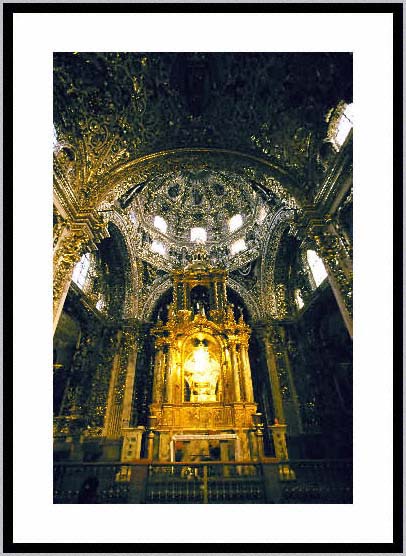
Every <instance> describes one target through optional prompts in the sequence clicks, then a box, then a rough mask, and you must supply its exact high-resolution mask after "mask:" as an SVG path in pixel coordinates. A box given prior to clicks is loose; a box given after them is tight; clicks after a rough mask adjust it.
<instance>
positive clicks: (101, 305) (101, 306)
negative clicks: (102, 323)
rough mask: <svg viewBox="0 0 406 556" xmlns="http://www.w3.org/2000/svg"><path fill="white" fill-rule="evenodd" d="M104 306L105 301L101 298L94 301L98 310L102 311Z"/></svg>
mask: <svg viewBox="0 0 406 556" xmlns="http://www.w3.org/2000/svg"><path fill="white" fill-rule="evenodd" d="M105 307H106V302H105V301H104V299H103V298H101V299H99V301H98V302H97V303H96V309H97V310H99V311H103V310H104V309H105Z"/></svg>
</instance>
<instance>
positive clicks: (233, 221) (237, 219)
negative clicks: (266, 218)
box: [228, 214, 242, 233]
mask: <svg viewBox="0 0 406 556" xmlns="http://www.w3.org/2000/svg"><path fill="white" fill-rule="evenodd" d="M241 226H242V216H241V214H234V216H232V217H231V218H230V220H229V221H228V228H229V230H230V232H231V233H232V232H235V231H236V230H238V229H239V228H241Z"/></svg>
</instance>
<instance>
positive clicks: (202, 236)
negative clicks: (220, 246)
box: [190, 228, 207, 243]
mask: <svg viewBox="0 0 406 556" xmlns="http://www.w3.org/2000/svg"><path fill="white" fill-rule="evenodd" d="M206 239H207V232H206V229H205V228H191V229H190V241H195V242H196V243H204V242H205V241H206Z"/></svg>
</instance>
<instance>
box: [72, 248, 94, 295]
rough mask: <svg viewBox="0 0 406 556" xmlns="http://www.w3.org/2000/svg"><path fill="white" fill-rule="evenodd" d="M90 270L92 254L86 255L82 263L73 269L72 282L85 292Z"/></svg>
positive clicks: (81, 260)
mask: <svg viewBox="0 0 406 556" xmlns="http://www.w3.org/2000/svg"><path fill="white" fill-rule="evenodd" d="M89 268H90V253H86V254H85V255H83V256H82V258H81V259H80V261H79V262H78V263H77V264H76V266H75V268H74V269H73V274H72V280H73V281H74V282H75V284H77V285H78V286H79V288H80V289H81V290H83V286H84V285H85V282H86V278H87V275H88V273H89Z"/></svg>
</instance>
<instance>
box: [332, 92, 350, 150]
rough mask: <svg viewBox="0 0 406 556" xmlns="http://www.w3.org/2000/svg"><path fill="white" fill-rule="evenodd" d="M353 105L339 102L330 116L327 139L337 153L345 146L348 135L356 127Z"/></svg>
mask: <svg viewBox="0 0 406 556" xmlns="http://www.w3.org/2000/svg"><path fill="white" fill-rule="evenodd" d="M353 108H354V107H353V104H352V103H351V104H346V103H345V102H344V101H341V102H339V104H338V106H337V107H336V108H335V110H332V111H331V112H330V114H329V115H328V122H329V126H328V130H327V139H328V140H329V141H330V142H331V143H332V144H333V147H334V148H335V150H336V151H339V150H340V149H341V147H342V146H343V145H344V143H345V140H346V139H347V136H348V134H349V133H350V131H351V129H352V127H353V125H354V110H353Z"/></svg>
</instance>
